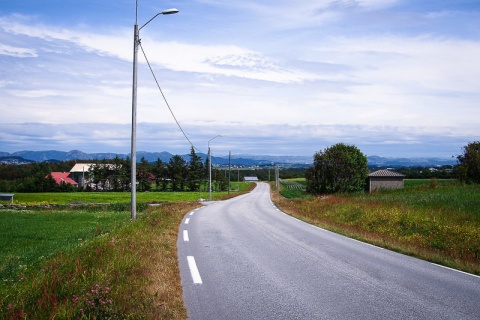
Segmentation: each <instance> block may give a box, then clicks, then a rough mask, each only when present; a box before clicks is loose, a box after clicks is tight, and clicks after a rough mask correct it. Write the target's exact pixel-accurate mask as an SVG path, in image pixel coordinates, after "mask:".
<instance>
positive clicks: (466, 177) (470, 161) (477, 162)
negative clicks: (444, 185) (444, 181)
mask: <svg viewBox="0 0 480 320" xmlns="http://www.w3.org/2000/svg"><path fill="white" fill-rule="evenodd" d="M457 160H458V162H459V164H458V165H456V166H455V172H456V174H457V176H458V178H459V179H460V180H461V181H463V182H466V183H480V141H474V142H470V143H468V144H467V145H466V146H464V147H463V154H462V155H459V156H457Z"/></svg>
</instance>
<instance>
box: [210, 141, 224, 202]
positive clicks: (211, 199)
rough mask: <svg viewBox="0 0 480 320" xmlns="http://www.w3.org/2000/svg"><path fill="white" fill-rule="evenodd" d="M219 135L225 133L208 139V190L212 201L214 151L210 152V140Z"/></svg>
mask: <svg viewBox="0 0 480 320" xmlns="http://www.w3.org/2000/svg"><path fill="white" fill-rule="evenodd" d="M218 137H223V134H219V135H218V136H215V137H213V138H212V139H210V140H208V177H209V178H208V190H209V194H210V201H212V153H211V152H210V141H212V140H213V139H215V138H218Z"/></svg>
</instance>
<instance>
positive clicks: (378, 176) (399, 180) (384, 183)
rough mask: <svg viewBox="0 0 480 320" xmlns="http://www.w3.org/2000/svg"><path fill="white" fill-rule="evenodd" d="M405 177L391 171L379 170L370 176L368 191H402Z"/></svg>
mask: <svg viewBox="0 0 480 320" xmlns="http://www.w3.org/2000/svg"><path fill="white" fill-rule="evenodd" d="M404 179H405V175H403V174H401V173H398V172H394V171H390V170H378V171H374V172H372V173H370V174H369V175H368V191H369V192H372V191H376V190H382V189H401V188H403V186H404V184H403V180H404Z"/></svg>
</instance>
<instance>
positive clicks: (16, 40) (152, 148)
mask: <svg viewBox="0 0 480 320" xmlns="http://www.w3.org/2000/svg"><path fill="white" fill-rule="evenodd" d="M0 4H1V5H0V152H9V153H13V152H15V151H23V150H31V151H42V150H59V151H70V150H81V151H83V152H87V153H96V152H112V153H121V154H128V153H130V147H131V130H132V74H133V71H132V70H133V63H132V61H133V30H134V24H135V12H136V2H135V1H134V0H128V1H127V0H115V1H114V0H102V1H98V0H82V1H79V0H77V1H73V0H43V1H38V0H22V1H18V0H0ZM169 8H177V9H178V10H179V11H180V12H179V13H178V14H174V15H159V16H158V17H156V18H155V19H154V20H152V21H151V22H149V23H148V25H146V26H145V27H144V28H142V29H141V30H140V38H141V46H142V49H143V52H144V53H145V55H144V53H143V52H142V50H140V51H139V54H138V87H137V88H138V90H137V96H138V104H137V126H136V128H137V138H136V145H137V150H138V151H147V152H162V151H167V152H170V153H172V154H188V153H189V152H190V148H191V146H193V147H195V149H196V151H197V152H204V153H206V152H207V150H208V146H210V147H211V150H212V154H214V155H217V156H223V155H227V154H228V153H229V152H231V153H232V154H254V155H293V156H313V155H314V153H315V152H317V151H320V150H324V149H325V148H327V147H329V146H332V145H334V144H336V143H340V142H342V143H346V144H349V145H355V146H357V147H358V148H359V149H360V150H361V151H362V152H363V153H364V154H365V155H367V156H372V155H378V156H384V157H408V158H417V157H441V158H451V157H452V156H455V155H458V154H461V152H462V150H461V149H462V147H463V146H465V145H466V144H467V143H469V142H472V141H478V140H480V1H478V0H422V1H418V0H296V1H291V0H288V1H287V0H275V1H273V0H263V1H253V0H241V1H240V0H236V1H233V0H177V1H169V0H162V1H159V0H155V1H153V0H138V25H139V26H143V25H144V24H145V23H146V22H147V21H148V20H149V19H150V18H152V17H153V16H155V15H156V14H157V13H158V12H161V11H163V10H165V9H169ZM145 56H146V57H147V59H148V61H149V62H150V65H151V66H152V70H153V74H154V75H155V78H156V79H157V81H158V83H159V85H160V87H161V90H162V92H163V95H164V96H165V99H166V101H167V102H168V105H167V103H166V102H165V100H164V98H163V96H162V92H160V90H159V89H158V87H157V84H156V81H155V78H154V77H153V76H152V73H151V71H150V69H149V67H148V65H147V63H146V59H145ZM170 110H171V111H170ZM172 114H173V115H172ZM175 119H176V120H175ZM177 122H178V123H179V125H177ZM219 135H222V136H219ZM187 138H188V139H187Z"/></svg>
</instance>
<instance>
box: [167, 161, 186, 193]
mask: <svg viewBox="0 0 480 320" xmlns="http://www.w3.org/2000/svg"><path fill="white" fill-rule="evenodd" d="M167 172H168V177H169V178H170V180H171V183H172V191H183V190H184V187H185V180H186V177H187V173H188V165H187V162H186V161H185V160H184V159H183V158H182V157H181V156H179V155H175V156H173V157H171V158H170V161H169V162H168V164H167Z"/></svg>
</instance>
